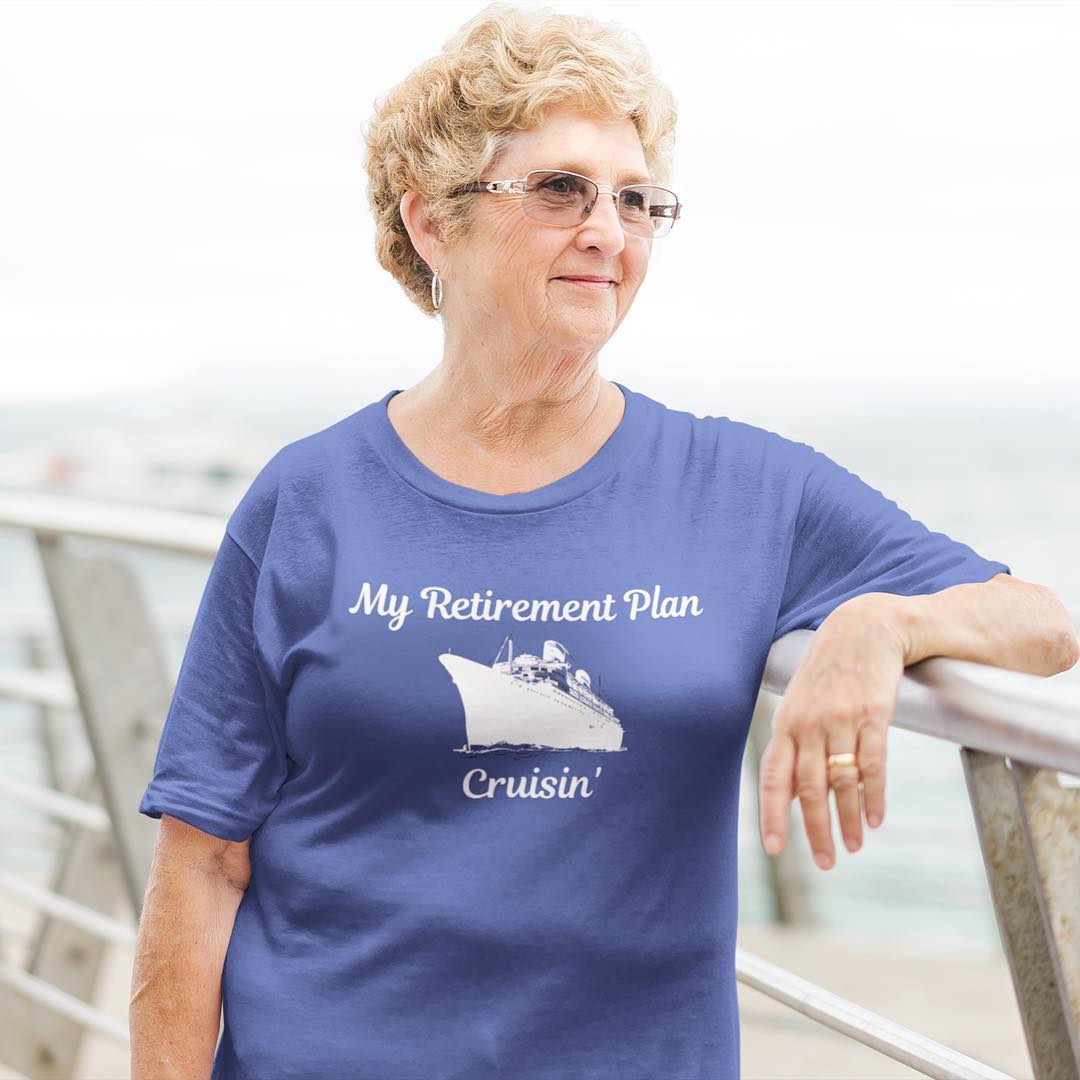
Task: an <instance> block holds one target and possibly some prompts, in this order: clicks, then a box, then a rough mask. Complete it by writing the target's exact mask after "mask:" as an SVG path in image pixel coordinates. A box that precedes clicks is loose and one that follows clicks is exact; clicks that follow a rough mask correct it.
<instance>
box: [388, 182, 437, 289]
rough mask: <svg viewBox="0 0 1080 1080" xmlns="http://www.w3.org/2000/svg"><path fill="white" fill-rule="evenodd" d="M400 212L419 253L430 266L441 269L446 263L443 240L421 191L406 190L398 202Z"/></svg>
mask: <svg viewBox="0 0 1080 1080" xmlns="http://www.w3.org/2000/svg"><path fill="white" fill-rule="evenodd" d="M398 212H399V213H400V214H401V221H402V224H403V225H404V226H405V231H406V232H407V233H408V234H409V239H410V240H411V241H412V245H413V247H414V248H415V249H416V252H417V254H418V255H419V256H420V258H422V259H423V260H424V262H426V263H427V264H428V266H430V267H436V266H437V267H439V268H440V270H441V269H442V268H443V266H444V265H445V263H444V260H443V254H444V247H443V240H442V236H441V235H440V234H439V231H438V229H436V228H435V227H434V226H433V225H432V223H431V219H430V218H429V217H428V213H427V206H426V204H425V201H424V197H423V196H422V195H421V194H420V193H419V192H416V191H406V192H405V194H404V195H402V196H401V202H400V203H398Z"/></svg>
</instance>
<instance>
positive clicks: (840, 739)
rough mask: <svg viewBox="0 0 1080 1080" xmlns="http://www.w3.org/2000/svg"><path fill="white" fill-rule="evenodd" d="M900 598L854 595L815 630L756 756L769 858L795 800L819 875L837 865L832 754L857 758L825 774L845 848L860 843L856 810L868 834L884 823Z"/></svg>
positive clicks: (899, 664) (901, 654) (899, 669)
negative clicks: (828, 762) (828, 764)
mask: <svg viewBox="0 0 1080 1080" xmlns="http://www.w3.org/2000/svg"><path fill="white" fill-rule="evenodd" d="M905 599H906V598H904V597H900V596H892V595H885V594H881V593H874V594H870V593H866V594H863V595H862V596H857V597H854V598H853V599H851V600H848V601H847V602H845V603H844V604H842V605H840V607H838V608H836V610H835V611H833V612H832V613H831V614H830V615H829V617H828V618H827V619H825V621H824V622H823V623H822V624H821V626H820V627H819V628H818V629H817V631H816V632H815V633H814V638H813V640H812V641H811V643H810V645H809V646H808V647H807V649H806V652H805V653H804V654H803V658H802V662H801V663H800V665H799V667H798V669H797V671H796V672H795V675H794V677H793V678H792V680H791V682H790V683H789V684H788V687H787V690H786V692H785V693H784V696H783V699H782V700H781V702H780V704H779V706H778V707H777V709H776V712H775V714H774V716H773V734H772V738H771V739H770V740H769V743H768V745H767V746H766V747H765V751H764V753H763V754H762V756H761V764H760V767H759V784H760V790H759V805H760V807H761V835H762V838H763V844H764V847H765V850H766V852H768V853H769V854H770V855H775V854H777V853H779V852H780V851H781V850H782V849H783V847H784V843H785V841H786V839H787V828H788V819H789V816H790V812H791V800H792V799H793V798H795V796H796V795H798V797H799V801H800V803H801V804H802V812H803V823H804V825H805V827H806V835H807V837H808V839H809V841H810V847H811V850H812V851H813V852H814V861H815V862H816V863H817V864H818V866H820V867H821V868H822V869H823V870H828V869H829V868H830V867H832V866H833V864H834V863H835V861H836V853H835V850H834V848H833V837H832V820H831V817H830V813H829V786H830V785H829V775H828V771H827V769H826V759H827V757H828V755H830V754H846V753H851V754H855V756H856V761H857V762H858V766H857V768H856V767H855V766H852V765H836V766H834V767H833V769H832V770H829V771H831V773H832V788H833V791H834V792H835V799H836V809H837V813H838V814H839V817H840V829H841V832H842V833H843V835H844V842H845V844H846V845H847V848H848V850H849V851H858V850H859V848H860V847H861V846H862V816H863V812H864V811H865V814H866V820H867V823H868V824H869V825H870V826H871V828H877V826H879V825H880V824H881V822H882V821H883V820H884V817H885V747H886V732H887V730H888V727H889V724H890V723H891V721H892V715H893V710H894V708H895V706H896V694H897V690H898V688H899V685H900V679H901V676H902V675H903V673H904V666H905V657H906V655H907V645H906V642H905V639H904V629H903V628H904V621H903V611H904V608H903V607H902V603H903V601H904V600H905ZM894 601H895V603H894ZM860 774H861V779H862V805H860V783H859V781H860ZM773 837H775V840H773V839H772V838H773Z"/></svg>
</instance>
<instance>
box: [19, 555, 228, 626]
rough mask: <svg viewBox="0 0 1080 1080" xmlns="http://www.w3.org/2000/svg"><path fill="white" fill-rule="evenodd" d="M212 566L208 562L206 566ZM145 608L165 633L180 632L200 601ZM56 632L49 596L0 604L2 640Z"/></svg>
mask: <svg viewBox="0 0 1080 1080" xmlns="http://www.w3.org/2000/svg"><path fill="white" fill-rule="evenodd" d="M209 569H210V567H209V564H207V570H208V571H209ZM146 610H147V611H149V612H150V614H151V615H152V616H153V619H154V625H155V626H156V627H158V628H160V630H161V631H162V633H169V634H173V633H180V632H182V631H184V630H187V629H188V628H189V627H190V626H191V623H192V622H193V621H194V618H195V612H196V611H197V610H198V601H197V600H195V601H178V600H169V601H161V602H160V603H153V602H152V601H151V600H150V599H149V598H147V600H146ZM55 634H56V618H55V616H54V615H53V610H52V607H51V606H50V604H49V602H48V600H47V599H46V600H44V601H43V602H42V603H40V604H5V605H4V606H3V608H0V640H4V641H12V640H18V639H20V638H26V637H44V638H51V637H53V636H54V635H55Z"/></svg>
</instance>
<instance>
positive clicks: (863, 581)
mask: <svg viewBox="0 0 1080 1080" xmlns="http://www.w3.org/2000/svg"><path fill="white" fill-rule="evenodd" d="M799 445H800V446H802V447H803V449H804V450H805V451H808V452H809V455H810V461H809V465H808V468H807V471H806V472H805V483H804V485H803V489H802V497H801V500H800V503H799V510H798V515H797V518H796V523H795V529H794V534H793V541H792V547H791V555H790V560H789V563H788V570H787V578H786V581H785V584H784V590H783V596H782V599H781V601H780V607H779V611H778V613H777V617H776V627H775V630H774V633H773V641H776V640H777V638H780V637H783V636H784V634H787V633H789V632H790V631H792V630H799V629H808V630H816V629H817V628H818V627H819V626H820V625H821V623H822V622H823V621H824V620H825V618H826V616H828V615H829V613H830V612H831V611H833V609H834V608H836V607H838V606H839V605H840V604H842V603H843V602H844V601H845V600H848V599H850V598H851V597H853V596H858V595H861V594H862V593H869V592H887V593H895V594H898V595H901V596H919V595H925V594H928V593H935V592H940V591H941V590H942V589H947V588H949V587H950V586H953V585H960V584H964V583H967V582H979V581H988V580H989V579H990V578H992V577H993V576H994V575H995V574H999V573H1006V574H1011V573H1012V571H1011V570H1010V569H1009V567H1008V566H1007V565H1006V564H1005V563H1002V562H995V561H994V560H992V559H985V558H983V557H982V556H981V555H979V554H977V553H976V552H975V551H974V550H973V549H972V548H970V547H969V546H968V545H967V544H964V543H961V542H959V541H957V540H953V539H951V538H950V537H948V536H946V535H945V533H942V532H934V531H931V530H930V529H928V528H927V527H926V526H925V525H924V524H923V523H922V522H921V521H917V520H916V519H914V518H912V517H911V516H910V515H909V514H908V513H907V512H906V511H904V510H902V509H901V508H900V507H899V506H897V504H896V503H895V502H893V500H891V499H889V498H887V497H886V496H885V495H883V494H882V493H881V492H880V491H878V490H877V489H876V488H873V487H871V486H870V485H869V484H867V483H866V482H865V481H864V480H862V479H861V478H860V477H858V476H856V475H855V474H854V473H852V472H849V471H848V470H847V469H845V468H844V467H843V466H841V465H838V464H837V463H836V462H835V461H833V460H832V459H831V458H829V457H828V456H827V455H825V454H823V453H821V452H820V451H818V450H814V449H813V448H811V447H807V446H805V444H799Z"/></svg>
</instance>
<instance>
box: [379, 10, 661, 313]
mask: <svg viewBox="0 0 1080 1080" xmlns="http://www.w3.org/2000/svg"><path fill="white" fill-rule="evenodd" d="M566 102H570V103H572V104H574V105H575V106H577V107H578V108H580V109H581V111H582V112H584V113H588V114H591V115H598V116H604V117H608V118H612V119H623V118H628V119H630V120H632V121H633V123H634V126H635V127H636V128H637V132H638V138H639V139H640V140H641V146H642V150H643V152H644V155H645V162H646V164H647V166H648V168H649V170H650V174H651V175H652V176H653V177H654V180H655V182H656V183H658V184H661V185H666V184H668V183H669V182H670V175H671V167H672V154H673V151H674V145H675V121H676V115H677V109H676V102H675V97H674V95H673V94H672V93H671V91H670V90H669V89H668V88H667V86H665V85H664V84H663V83H662V82H661V81H660V80H659V78H658V77H657V75H656V74H655V72H654V71H653V69H652V62H651V60H650V58H649V56H648V53H647V52H646V50H645V46H644V44H643V43H642V42H641V39H640V38H638V37H637V35H636V34H634V33H632V32H631V31H628V30H626V29H624V28H622V27H620V26H618V25H615V24H604V23H600V22H598V21H597V20H595V19H593V18H591V17H589V16H582V15H564V14H560V13H558V12H556V11H554V10H552V9H551V8H547V7H541V8H534V7H523V6H519V5H516V4H509V3H501V2H496V3H491V4H488V5H487V7H485V8H483V9H482V10H481V11H480V12H479V13H478V14H477V15H474V16H473V17H472V18H471V19H469V20H468V21H467V22H465V23H464V24H463V25H462V26H461V27H460V28H459V29H458V30H457V31H456V32H455V33H454V34H452V35H451V36H450V37H449V38H448V39H447V40H446V41H445V42H444V44H443V48H442V52H441V53H440V54H439V55H438V56H434V57H432V58H430V59H429V60H425V61H424V62H423V63H422V64H420V65H419V66H418V67H417V68H416V69H415V70H414V71H412V73H411V74H409V75H408V76H407V77H406V78H405V79H404V80H403V81H402V82H400V83H398V85H397V86H395V87H394V88H393V89H392V90H390V91H389V93H387V94H386V95H385V96H384V97H382V98H381V99H377V100H376V103H375V115H374V117H373V118H372V119H371V121H370V122H369V124H368V125H367V128H366V131H365V132H364V140H365V161H364V165H365V168H366V169H367V174H368V202H369V203H370V205H371V209H372V212H373V213H374V215H375V224H376V231H375V252H376V255H377V257H378V260H379V264H380V265H381V266H382V267H383V269H385V270H388V271H389V272H390V273H391V274H392V275H393V276H394V278H396V279H397V282H398V284H399V285H401V287H402V288H403V289H404V290H405V293H406V295H408V297H409V299H410V300H412V301H413V303H415V304H416V306H417V307H419V308H420V309H421V310H422V311H424V312H426V313H427V314H428V315H432V316H434V315H435V308H434V306H433V305H432V303H431V279H432V272H431V269H430V268H429V267H428V265H427V263H425V262H424V260H423V259H422V258H421V257H420V255H419V254H418V253H417V251H416V249H415V248H414V247H413V245H412V241H411V240H410V239H409V234H408V232H407V231H406V229H405V225H404V222H403V221H402V219H401V212H400V208H399V207H400V202H401V197H402V195H404V194H405V192H406V191H410V190H412V191H417V192H420V193H421V194H422V195H423V196H425V201H426V202H427V207H428V214H429V218H430V220H431V223H432V225H433V226H434V227H435V228H436V229H438V231H439V233H440V235H441V236H442V237H443V239H444V240H445V241H446V242H447V243H452V242H453V241H454V240H455V239H456V238H458V237H460V236H463V235H464V234H465V233H467V232H468V230H469V226H470V225H471V223H472V218H473V207H474V203H475V200H473V199H471V198H464V199H463V198H456V197H452V196H450V195H449V194H448V193H449V192H450V191H452V190H453V189H454V188H456V187H458V186H459V185H461V184H467V183H469V182H471V181H473V180H479V179H481V178H482V177H484V176H485V175H486V170H487V169H488V168H489V167H490V166H491V164H492V163H493V162H494V161H495V160H496V159H497V158H498V157H499V156H500V155H501V154H502V153H503V152H504V151H505V150H506V149H507V148H508V147H509V145H510V142H511V140H512V138H513V134H512V133H513V132H514V131H521V130H529V129H532V128H535V127H538V126H539V125H540V124H541V123H542V122H543V119H544V111H545V108H546V107H548V106H550V105H555V104H563V103H566Z"/></svg>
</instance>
